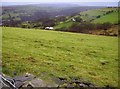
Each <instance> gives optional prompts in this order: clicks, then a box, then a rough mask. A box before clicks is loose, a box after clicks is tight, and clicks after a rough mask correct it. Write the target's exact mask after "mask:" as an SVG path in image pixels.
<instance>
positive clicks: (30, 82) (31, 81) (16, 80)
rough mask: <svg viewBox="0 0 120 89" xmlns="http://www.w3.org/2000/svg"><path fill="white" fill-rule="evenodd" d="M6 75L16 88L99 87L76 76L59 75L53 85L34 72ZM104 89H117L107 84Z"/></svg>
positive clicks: (96, 88)
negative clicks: (69, 77) (71, 77)
mask: <svg viewBox="0 0 120 89" xmlns="http://www.w3.org/2000/svg"><path fill="white" fill-rule="evenodd" d="M2 76H4V78H5V79H7V80H8V81H10V82H11V83H12V84H13V85H15V87H16V89H22V88H23V87H27V88H30V89H33V88H36V87H39V88H41V87H46V88H47V87H49V89H50V88H53V87H56V88H60V89H61V88H62V89H64V88H68V89H69V88H75V89H79V88H91V89H99V87H98V86H96V85H94V84H92V83H90V82H83V81H81V80H78V79H76V78H73V79H72V80H71V81H68V80H67V79H65V78H62V77H58V78H55V79H54V81H55V82H56V84H55V85H56V86H51V85H48V84H47V83H46V82H45V81H43V80H42V79H40V78H37V77H35V76H34V75H32V74H28V73H26V74H24V75H21V76H16V77H13V78H10V77H7V76H5V75H2ZM8 86H10V84H8V83H6V82H4V83H3V89H4V88H5V87H8ZM102 89H103V88H102ZM104 89H115V88H112V87H110V86H105V87H104Z"/></svg>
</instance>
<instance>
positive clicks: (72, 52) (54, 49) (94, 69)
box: [2, 27, 118, 86]
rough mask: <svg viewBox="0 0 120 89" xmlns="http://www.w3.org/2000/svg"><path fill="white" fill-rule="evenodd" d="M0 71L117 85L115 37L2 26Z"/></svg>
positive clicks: (102, 84)
mask: <svg viewBox="0 0 120 89" xmlns="http://www.w3.org/2000/svg"><path fill="white" fill-rule="evenodd" d="M2 31H3V36H2V37H3V44H2V45H3V46H2V47H3V48H2V49H3V52H2V56H3V58H2V64H3V65H2V66H3V73H5V74H8V75H11V76H13V72H16V73H17V74H18V75H19V74H21V73H26V72H29V73H33V74H35V75H37V76H40V77H41V78H44V77H56V78H57V77H62V78H67V79H68V80H70V79H71V78H78V79H81V78H82V79H84V80H86V81H90V82H92V83H94V84H96V85H99V86H104V85H108V84H109V85H111V86H117V83H118V72H117V70H118V64H117V63H118V50H117V43H118V41H117V37H109V36H108V37H106V36H95V35H85V34H75V33H67V32H66V33H63V32H54V31H44V30H33V29H21V28H10V27H3V30H2Z"/></svg>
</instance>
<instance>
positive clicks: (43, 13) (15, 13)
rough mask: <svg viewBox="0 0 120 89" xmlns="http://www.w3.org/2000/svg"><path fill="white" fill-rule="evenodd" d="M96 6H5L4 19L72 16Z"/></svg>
mask: <svg viewBox="0 0 120 89" xmlns="http://www.w3.org/2000/svg"><path fill="white" fill-rule="evenodd" d="M95 8H100V7H97V6H96V7H95V6H93V7H92V6H79V5H77V4H63V3H62V4H60V3H58V4H35V5H34V4H33V5H20V6H3V7H2V9H3V12H2V16H0V17H2V20H3V22H4V21H7V20H10V18H12V20H15V21H30V20H36V19H39V18H48V17H49V18H51V17H55V16H70V15H74V14H76V13H79V12H81V11H85V10H90V9H95Z"/></svg>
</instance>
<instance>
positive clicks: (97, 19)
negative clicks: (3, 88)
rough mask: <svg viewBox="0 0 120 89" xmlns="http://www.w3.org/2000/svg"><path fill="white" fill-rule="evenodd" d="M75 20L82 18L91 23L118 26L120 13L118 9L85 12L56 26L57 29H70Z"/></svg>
mask: <svg viewBox="0 0 120 89" xmlns="http://www.w3.org/2000/svg"><path fill="white" fill-rule="evenodd" d="M111 11H112V12H111ZM109 12H110V13H109ZM73 18H74V19H75V18H82V20H83V21H85V22H91V23H105V22H109V23H112V24H116V23H118V11H117V8H99V9H94V10H87V11H83V12H80V13H79V14H77V15H75V16H72V17H69V19H67V20H66V21H65V22H63V23H60V24H58V25H56V26H55V29H60V28H69V27H70V26H71V25H72V23H75V22H73V21H72V19H73ZM79 23H80V22H79Z"/></svg>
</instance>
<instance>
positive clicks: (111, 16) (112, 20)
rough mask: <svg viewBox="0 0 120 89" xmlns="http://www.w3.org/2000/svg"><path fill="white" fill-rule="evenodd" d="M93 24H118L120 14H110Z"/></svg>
mask: <svg viewBox="0 0 120 89" xmlns="http://www.w3.org/2000/svg"><path fill="white" fill-rule="evenodd" d="M93 22H94V23H104V22H110V23H118V12H113V13H110V14H108V15H105V16H103V17H101V18H99V19H95V20H94V21H93Z"/></svg>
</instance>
